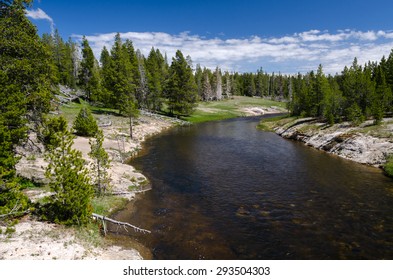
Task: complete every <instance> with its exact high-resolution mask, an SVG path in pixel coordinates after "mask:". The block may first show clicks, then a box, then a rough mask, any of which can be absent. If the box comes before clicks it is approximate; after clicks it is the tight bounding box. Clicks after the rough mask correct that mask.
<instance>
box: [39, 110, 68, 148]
mask: <svg viewBox="0 0 393 280" xmlns="http://www.w3.org/2000/svg"><path fill="white" fill-rule="evenodd" d="M67 129H68V124H67V120H66V119H65V118H64V117H63V116H60V117H54V118H48V119H46V120H45V121H44V124H43V129H42V131H41V136H40V137H41V139H42V142H43V144H44V146H45V148H46V149H47V150H51V149H55V148H56V147H57V146H59V143H60V139H59V138H58V136H57V133H59V132H62V131H65V130H67Z"/></svg>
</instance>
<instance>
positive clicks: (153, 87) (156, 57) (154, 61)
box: [146, 48, 165, 111]
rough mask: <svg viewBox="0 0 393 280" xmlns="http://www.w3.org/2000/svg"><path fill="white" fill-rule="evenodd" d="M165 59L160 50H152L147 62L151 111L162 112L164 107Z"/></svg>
mask: <svg viewBox="0 0 393 280" xmlns="http://www.w3.org/2000/svg"><path fill="white" fill-rule="evenodd" d="M163 60H164V58H163V57H162V55H161V53H160V51H159V50H157V51H156V50H155V49H154V48H152V49H151V51H150V53H149V56H148V57H147V60H146V70H147V74H146V76H147V84H148V87H149V93H150V95H149V98H148V104H149V109H150V110H153V111H160V110H161V106H162V91H163V84H164V79H165V78H164V72H163V68H162V63H163Z"/></svg>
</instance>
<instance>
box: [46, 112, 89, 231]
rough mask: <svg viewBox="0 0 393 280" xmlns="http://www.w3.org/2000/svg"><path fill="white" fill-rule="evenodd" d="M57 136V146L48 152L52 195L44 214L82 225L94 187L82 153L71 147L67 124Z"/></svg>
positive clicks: (71, 138)
mask: <svg viewBox="0 0 393 280" xmlns="http://www.w3.org/2000/svg"><path fill="white" fill-rule="evenodd" d="M60 118H62V117H60ZM60 122H61V123H65V122H66V121H65V120H63V121H60ZM56 137H57V138H58V141H57V143H59V145H58V146H57V147H55V148H53V149H51V150H50V151H49V153H48V154H47V159H48V160H49V165H48V167H47V169H46V172H45V175H46V177H47V178H48V179H49V186H50V188H51V190H52V191H53V192H54V195H53V196H52V197H51V198H50V203H49V205H50V207H49V211H48V213H47V214H46V215H48V216H47V218H49V219H51V220H53V221H54V222H56V223H63V224H67V225H71V224H78V225H81V224H85V223H87V222H88V221H89V219H90V217H91V214H92V206H91V199H92V196H93V188H92V186H91V184H90V180H89V177H88V170H87V169H86V167H85V161H84V160H83V159H82V153H81V152H80V151H77V150H74V149H73V148H72V145H73V139H74V137H73V135H72V134H71V133H70V132H69V131H68V129H67V127H66V126H65V127H62V130H61V131H58V132H57V133H56Z"/></svg>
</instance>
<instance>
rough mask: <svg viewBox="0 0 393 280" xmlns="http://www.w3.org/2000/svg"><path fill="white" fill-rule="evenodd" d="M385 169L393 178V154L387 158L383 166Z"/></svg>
mask: <svg viewBox="0 0 393 280" xmlns="http://www.w3.org/2000/svg"><path fill="white" fill-rule="evenodd" d="M383 170H384V171H385V173H386V175H388V176H389V177H392V178H393V155H391V156H389V157H388V158H387V161H386V163H385V165H384V166H383Z"/></svg>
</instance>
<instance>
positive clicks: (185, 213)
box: [119, 117, 393, 259]
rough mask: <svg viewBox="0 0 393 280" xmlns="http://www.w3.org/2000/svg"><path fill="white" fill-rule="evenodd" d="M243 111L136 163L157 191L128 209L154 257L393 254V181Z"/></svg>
mask: <svg viewBox="0 0 393 280" xmlns="http://www.w3.org/2000/svg"><path fill="white" fill-rule="evenodd" d="M259 120H260V117H259V118H240V119H233V120H227V121H220V122H210V123H204V124H199V125H194V126H190V127H178V128H175V129H172V130H170V131H167V132H165V133H164V134H161V135H159V136H155V137H153V138H151V139H149V140H147V141H146V143H145V145H144V146H145V147H144V150H143V152H142V153H141V155H140V156H139V157H138V158H136V159H134V160H133V161H132V162H131V164H132V165H134V166H135V167H136V168H137V169H138V170H141V171H142V172H143V173H144V174H145V175H146V176H147V177H148V178H149V180H150V181H151V183H152V190H151V191H148V192H146V193H144V194H143V195H141V196H140V199H138V200H137V201H136V202H134V204H133V207H132V209H133V211H130V210H124V211H123V212H121V213H119V216H120V217H121V218H122V219H126V220H127V221H128V222H131V223H133V224H135V225H138V226H140V227H143V228H147V229H150V230H151V231H152V233H151V234H146V235H143V234H135V233H130V235H131V237H130V238H133V239H136V240H137V241H138V242H140V243H141V244H143V245H144V246H145V247H146V248H149V250H151V256H152V258H154V259H392V258H393V180H392V179H390V178H387V177H386V176H384V175H383V174H382V172H381V171H380V170H379V169H377V168H372V167H367V166H364V165H360V164H357V163H353V162H351V161H348V160H344V159H341V158H338V157H335V156H332V155H329V154H327V153H324V152H320V151H317V150H315V149H312V148H309V147H306V146H305V145H303V144H301V143H297V142H294V141H290V140H286V139H283V138H281V137H279V136H277V135H275V134H274V133H270V132H263V131H259V130H257V129H256V128H255V127H256V125H257V124H258V122H259Z"/></svg>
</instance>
